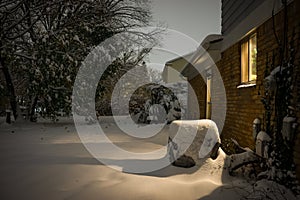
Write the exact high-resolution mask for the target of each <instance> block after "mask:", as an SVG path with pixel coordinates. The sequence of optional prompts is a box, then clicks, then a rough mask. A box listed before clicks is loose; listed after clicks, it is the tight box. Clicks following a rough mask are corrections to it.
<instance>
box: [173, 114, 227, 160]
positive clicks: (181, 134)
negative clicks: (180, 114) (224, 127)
mask: <svg viewBox="0 0 300 200" xmlns="http://www.w3.org/2000/svg"><path fill="white" fill-rule="evenodd" d="M169 137H170V138H171V142H170V143H169V145H172V147H175V149H174V148H173V149H172V152H171V154H172V156H174V157H175V158H178V157H180V156H181V155H183V154H184V155H185V156H188V157H191V158H192V159H193V160H194V161H195V163H196V165H202V163H203V162H204V161H205V160H206V159H207V158H210V157H211V154H212V153H215V152H212V150H215V151H218V148H214V147H216V146H217V147H218V144H220V142H221V140H220V135H219V132H218V128H217V126H216V124H215V123H214V122H213V121H211V120H175V121H173V122H172V123H171V125H170V129H169Z"/></svg>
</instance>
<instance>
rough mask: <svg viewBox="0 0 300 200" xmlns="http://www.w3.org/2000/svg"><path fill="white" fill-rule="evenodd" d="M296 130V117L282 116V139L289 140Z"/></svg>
mask: <svg viewBox="0 0 300 200" xmlns="http://www.w3.org/2000/svg"><path fill="white" fill-rule="evenodd" d="M295 130H296V118H294V117H289V116H286V117H285V118H283V124H282V136H283V139H285V140H288V141H290V140H291V139H292V138H293V137H294V132H295Z"/></svg>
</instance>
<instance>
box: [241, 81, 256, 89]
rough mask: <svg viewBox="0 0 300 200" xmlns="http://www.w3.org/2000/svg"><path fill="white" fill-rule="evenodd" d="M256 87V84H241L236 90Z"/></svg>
mask: <svg viewBox="0 0 300 200" xmlns="http://www.w3.org/2000/svg"><path fill="white" fill-rule="evenodd" d="M255 86H256V82H249V83H242V84H240V85H238V86H237V87H236V88H238V89H239V88H249V87H255Z"/></svg>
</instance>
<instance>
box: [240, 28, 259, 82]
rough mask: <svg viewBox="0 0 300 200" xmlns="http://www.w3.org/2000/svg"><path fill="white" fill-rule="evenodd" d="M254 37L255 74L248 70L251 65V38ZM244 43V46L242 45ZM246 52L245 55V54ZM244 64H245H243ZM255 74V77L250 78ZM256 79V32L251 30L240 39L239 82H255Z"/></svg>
mask: <svg viewBox="0 0 300 200" xmlns="http://www.w3.org/2000/svg"><path fill="white" fill-rule="evenodd" d="M253 38H255V48H254V49H255V75H254V74H253V73H252V72H251V71H250V70H251V69H253V66H252V67H251V66H250V65H251V63H252V61H251V59H252V58H251V57H252V53H251V50H252V48H251V44H252V43H251V40H252V39H253ZM244 45H246V48H245V47H244ZM245 54H246V55H245ZM245 56H246V57H245ZM245 64H246V66H245ZM252 76H255V78H251V77H252ZM256 80H257V33H256V32H252V33H250V34H248V35H247V36H246V37H245V38H244V39H242V40H241V41H240V83H241V85H245V84H246V85H247V84H252V85H253V84H255V83H256Z"/></svg>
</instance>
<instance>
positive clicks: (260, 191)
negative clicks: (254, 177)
mask: <svg viewBox="0 0 300 200" xmlns="http://www.w3.org/2000/svg"><path fill="white" fill-rule="evenodd" d="M247 199H271V200H279V199H288V200H296V199H298V198H296V197H295V195H293V193H292V192H291V191H290V190H288V189H287V188H286V187H284V186H282V185H279V184H278V183H276V182H274V181H269V180H266V179H263V180H260V181H257V182H256V183H255V184H254V187H253V191H251V192H249V195H248V196H247Z"/></svg>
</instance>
